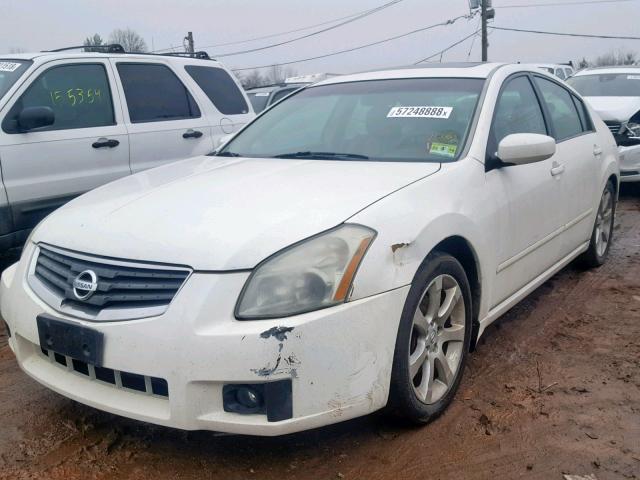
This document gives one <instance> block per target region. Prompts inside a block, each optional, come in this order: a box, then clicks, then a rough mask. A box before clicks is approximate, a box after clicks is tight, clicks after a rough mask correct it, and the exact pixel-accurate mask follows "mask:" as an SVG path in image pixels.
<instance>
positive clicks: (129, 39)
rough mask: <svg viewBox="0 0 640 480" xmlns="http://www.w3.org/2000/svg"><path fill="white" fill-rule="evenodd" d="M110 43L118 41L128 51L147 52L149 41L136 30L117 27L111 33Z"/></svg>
mask: <svg viewBox="0 0 640 480" xmlns="http://www.w3.org/2000/svg"><path fill="white" fill-rule="evenodd" d="M109 43H117V44H119V45H122V47H123V48H124V49H125V51H127V52H146V51H147V43H146V42H145V41H144V38H142V37H141V36H140V35H138V33H137V32H136V31H135V30H132V29H130V28H124V29H123V28H117V29H115V30H114V31H113V32H111V35H109Z"/></svg>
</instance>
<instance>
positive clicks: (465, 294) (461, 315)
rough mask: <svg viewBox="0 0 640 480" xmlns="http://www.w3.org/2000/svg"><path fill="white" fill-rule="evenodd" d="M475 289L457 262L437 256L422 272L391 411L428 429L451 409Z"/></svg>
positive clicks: (403, 337) (407, 317)
mask: <svg viewBox="0 0 640 480" xmlns="http://www.w3.org/2000/svg"><path fill="white" fill-rule="evenodd" d="M471 311H472V310H471V289H470V288H469V281H468V280H467V276H466V274H465V272H464V269H463V268H462V265H460V262H458V261H457V260H456V259H455V258H453V257H452V256H451V255H448V254H446V253H441V252H433V253H431V254H429V256H428V257H427V258H426V259H425V261H424V262H423V263H422V265H421V266H420V269H419V270H418V273H416V276H415V278H414V280H413V283H412V285H411V289H410V290H409V295H408V296H407V300H406V302H405V306H404V309H403V312H402V317H401V320H400V327H399V330H398V336H397V338H396V347H395V354H394V359H393V371H392V373H391V387H390V392H389V408H390V410H391V411H392V412H393V413H394V414H395V415H397V416H400V417H403V418H406V419H408V420H411V421H413V422H417V423H427V422H429V421H431V420H433V419H435V418H436V417H437V416H438V415H440V414H441V413H442V412H443V411H444V410H445V409H446V408H447V406H448V405H449V403H451V400H452V399H453V397H454V395H455V393H456V391H457V390H458V386H459V385H460V380H461V378H462V372H463V370H464V366H465V362H466V359H467V355H468V353H469V344H470V341H471V330H472V329H471Z"/></svg>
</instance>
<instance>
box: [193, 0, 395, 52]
mask: <svg viewBox="0 0 640 480" xmlns="http://www.w3.org/2000/svg"><path fill="white" fill-rule="evenodd" d="M402 1H404V0H393V1H391V2H388V3H385V4H384V5H381V6H379V7H377V8H374V9H372V10H369V11H368V12H365V13H362V14H360V15H358V16H356V17H353V18H350V19H348V20H345V21H343V22H340V23H338V24H337V25H332V26H330V27H326V28H323V29H322V30H317V31H315V32H311V33H307V34H306V35H302V36H300V37H296V38H291V39H289V40H284V41H282V42H278V43H273V44H271V45H265V46H262V47H256V48H251V49H248V50H240V51H237V52H230V53H221V54H217V55H214V57H215V58H222V57H231V56H234V55H243V54H245V53H253V52H260V51H262V50H268V49H270V48H274V47H279V46H281V45H287V44H289V43H293V42H297V41H298V40H303V39H305V38H309V37H313V36H315V35H319V34H321V33H324V32H328V31H329V30H334V29H336V28H339V27H342V26H343V25H347V24H348V23H353V22H355V21H357V20H361V19H363V18H365V17H368V16H369V15H373V14H374V13H378V12H380V11H381V10H384V9H386V8H389V7H392V6H394V5H397V4H398V3H400V2H402ZM199 48H200V49H205V48H209V47H199Z"/></svg>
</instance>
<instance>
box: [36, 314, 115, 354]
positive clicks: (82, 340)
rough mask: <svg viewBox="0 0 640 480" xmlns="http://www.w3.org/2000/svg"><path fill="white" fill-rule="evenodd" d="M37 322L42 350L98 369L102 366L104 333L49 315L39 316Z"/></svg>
mask: <svg viewBox="0 0 640 480" xmlns="http://www.w3.org/2000/svg"><path fill="white" fill-rule="evenodd" d="M36 322H37V325H38V337H39V339H40V346H41V347H42V348H44V349H45V350H51V351H53V352H55V353H59V354H60V355H65V356H68V357H71V358H74V359H76V360H81V361H83V362H86V363H90V364H92V365H95V366H98V367H100V366H102V356H103V351H104V335H103V333H102V332H98V331H96V330H92V329H90V328H87V327H83V326H81V325H76V324H74V323H71V322H67V321H64V320H59V319H57V318H52V317H49V316H47V315H38V317H37V318H36Z"/></svg>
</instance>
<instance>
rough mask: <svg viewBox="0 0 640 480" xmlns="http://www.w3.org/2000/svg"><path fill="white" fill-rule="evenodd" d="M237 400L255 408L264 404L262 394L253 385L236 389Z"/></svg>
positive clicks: (250, 407)
mask: <svg viewBox="0 0 640 480" xmlns="http://www.w3.org/2000/svg"><path fill="white" fill-rule="evenodd" d="M236 400H237V401H238V403H239V404H240V405H242V406H243V407H245V408H249V409H255V408H260V407H262V405H263V402H262V395H260V393H258V392H257V391H256V390H254V389H253V388H251V387H240V388H238V390H237V391H236Z"/></svg>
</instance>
